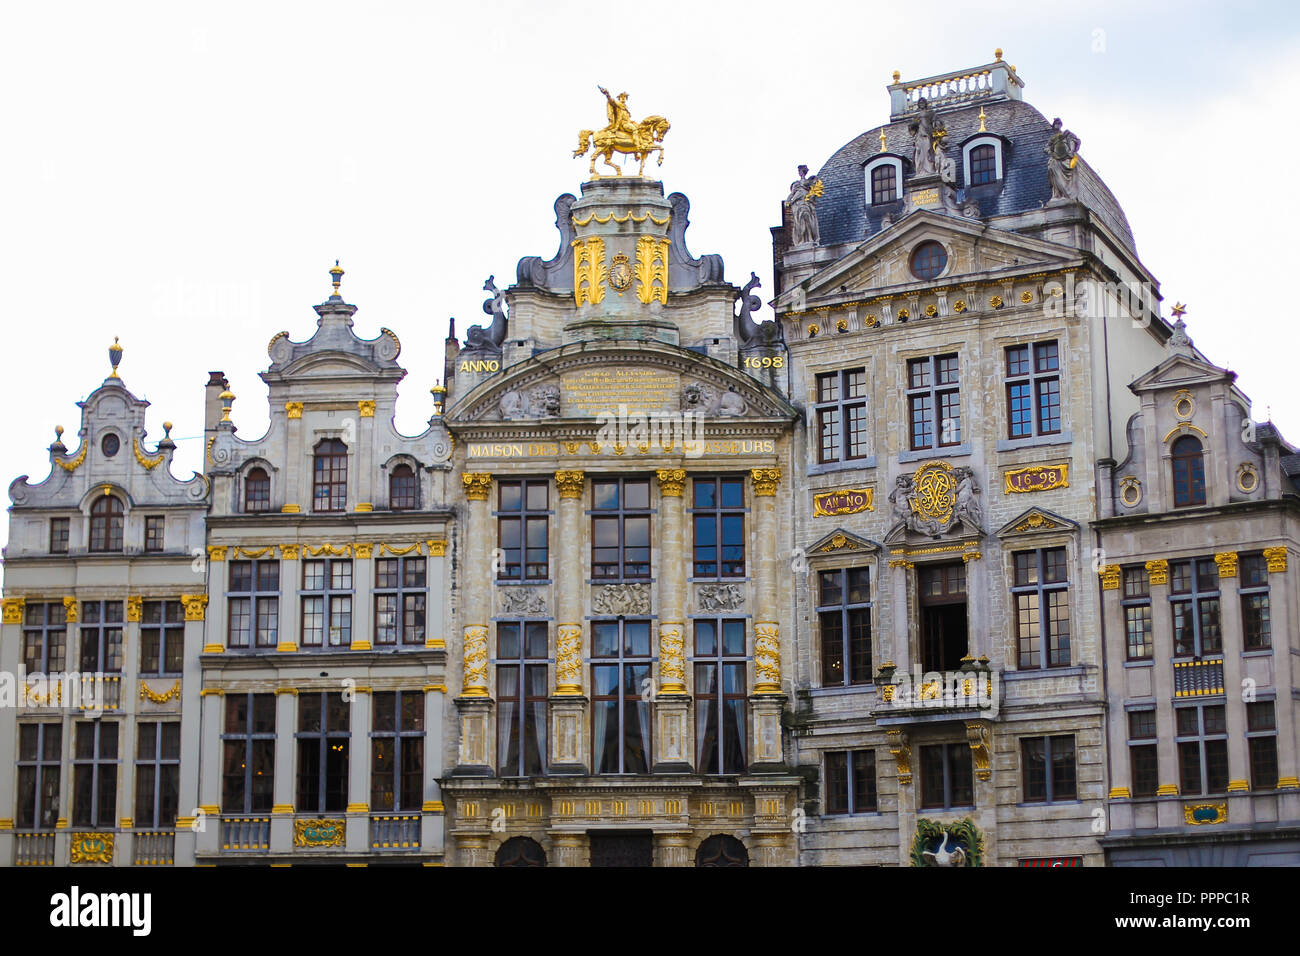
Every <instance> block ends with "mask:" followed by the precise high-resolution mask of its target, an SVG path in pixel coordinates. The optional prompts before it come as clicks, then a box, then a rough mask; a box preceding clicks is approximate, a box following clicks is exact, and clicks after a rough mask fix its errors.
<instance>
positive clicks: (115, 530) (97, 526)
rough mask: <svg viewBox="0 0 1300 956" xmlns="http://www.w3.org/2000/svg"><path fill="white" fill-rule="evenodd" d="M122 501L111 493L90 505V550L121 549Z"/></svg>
mask: <svg viewBox="0 0 1300 956" xmlns="http://www.w3.org/2000/svg"><path fill="white" fill-rule="evenodd" d="M123 517H124V513H123V508H122V502H120V501H118V500H117V499H116V498H114V497H113V496H112V495H103V496H101V497H100V498H98V499H96V500H95V503H94V504H93V505H91V506H90V550H91V551H121V550H122V520H123Z"/></svg>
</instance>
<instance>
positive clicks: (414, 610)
mask: <svg viewBox="0 0 1300 956" xmlns="http://www.w3.org/2000/svg"><path fill="white" fill-rule="evenodd" d="M426 568H427V564H426V562H425V559H424V558H423V557H420V556H416V557H409V558H380V559H378V560H377V561H375V643H376V644H388V645H393V644H397V643H399V642H400V643H401V644H404V645H415V646H418V647H423V646H424V638H425V635H424V602H425V596H426Z"/></svg>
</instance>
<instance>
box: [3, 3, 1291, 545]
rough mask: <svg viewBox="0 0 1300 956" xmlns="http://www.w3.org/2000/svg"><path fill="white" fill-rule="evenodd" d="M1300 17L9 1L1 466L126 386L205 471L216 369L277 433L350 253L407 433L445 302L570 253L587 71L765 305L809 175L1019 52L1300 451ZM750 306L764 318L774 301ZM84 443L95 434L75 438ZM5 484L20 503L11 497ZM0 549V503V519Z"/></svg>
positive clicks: (1203, 338)
mask: <svg viewBox="0 0 1300 956" xmlns="http://www.w3.org/2000/svg"><path fill="white" fill-rule="evenodd" d="M1298 21H1300V15H1298V14H1297V10H1296V8H1295V6H1294V5H1293V4H1290V3H1286V2H1277V3H1267V4H1266V3H1260V4H1249V3H1235V4H1233V5H1232V7H1231V9H1225V7H1224V6H1223V5H1211V4H1199V3H1186V2H1183V3H1148V4H1134V3H1129V2H1125V3H1091V4H1087V5H1085V4H1079V3H1070V4H1065V5H1059V6H1058V5H1056V4H1049V3H1044V2H1041V0H1035V2H1028V3H988V4H971V3H953V2H949V3H944V4H915V3H912V4H894V3H890V4H881V3H864V2H825V3H820V4H800V3H784V4H773V3H757V2H749V3H737V2H727V3H720V2H719V3H714V2H709V3H701V2H698V0H697V2H691V3H683V2H674V0H664V2H660V3H655V4H640V3H638V4H633V3H622V4H619V3H598V4H589V3H541V2H479V3H476V4H473V5H471V4H465V3H459V4H455V5H451V4H447V5H444V4H434V3H414V2H399V0H371V2H366V3H351V4H341V3H329V2H314V3H291V2H262V3H254V4H246V3H238V2H226V3H221V4H216V3H204V4H197V3H174V2H173V3H156V4H154V3H138V2H129V0H121V2H117V3H111V4H109V3H25V4H18V3H14V2H10V3H8V4H6V5H5V6H3V7H2V8H0V136H2V137H3V142H4V147H3V149H2V150H0V282H2V283H3V290H4V302H5V306H4V308H5V310H6V312H7V316H6V320H5V322H4V326H5V334H4V341H5V353H6V355H7V361H6V363H5V368H4V374H3V375H2V376H0V400H2V403H3V404H2V406H0V407H3V408H4V410H5V418H4V441H3V442H2V443H0V478H3V481H4V482H5V483H6V485H7V483H8V481H10V480H11V479H12V478H14V477H16V476H18V475H20V474H29V475H31V477H32V480H33V481H38V480H40V479H42V478H43V477H44V476H45V475H46V474H47V473H48V471H49V464H48V454H47V452H46V451H45V448H46V446H47V445H49V443H50V442H51V441H52V440H53V436H54V432H53V429H54V426H55V424H62V425H63V426H64V427H65V428H66V429H67V431H68V432H69V435H70V436H72V437H74V438H75V435H76V431H77V427H78V423H79V411H78V409H77V408H76V405H75V402H76V401H77V400H78V399H81V398H83V397H85V396H86V395H87V394H89V393H90V392H91V391H93V390H94V389H95V388H96V387H97V386H98V384H99V383H100V381H101V380H102V379H103V378H104V376H105V375H106V374H107V373H108V363H107V357H106V353H105V349H106V347H107V346H108V344H109V343H110V342H112V340H113V336H114V335H117V336H119V337H120V338H121V341H122V344H123V345H124V346H125V348H126V355H125V359H124V361H123V363H122V369H121V373H122V377H123V379H124V380H125V382H126V384H127V386H128V387H129V388H130V389H132V390H133V391H134V392H135V393H136V394H137V395H140V396H142V397H145V398H147V399H148V400H149V401H151V402H152V403H153V405H152V407H151V408H150V409H149V417H148V425H149V432H150V438H151V439H152V440H156V439H158V438H161V437H162V424H161V423H162V422H163V421H164V420H170V421H173V422H174V423H175V426H176V427H175V429H174V431H173V437H174V438H176V439H177V441H178V444H179V450H178V452H177V464H176V466H175V468H174V469H173V470H174V472H175V473H176V474H177V475H178V476H179V477H182V478H184V477H188V475H189V471H190V470H191V469H197V468H199V467H200V464H201V458H202V448H201V444H202V443H201V441H200V440H199V439H198V438H197V437H196V436H199V435H201V432H202V427H203V421H202V399H203V384H204V382H205V381H206V379H207V372H208V370H210V369H221V370H223V371H225V373H226V374H227V376H229V378H230V380H231V387H232V389H233V391H234V392H235V394H236V395H237V396H238V401H237V402H236V403H235V414H234V420H235V422H236V424H237V426H238V427H239V430H240V432H241V433H242V434H243V435H245V436H247V437H256V436H258V435H260V434H262V433H263V432H264V431H265V428H266V422H267V409H266V388H265V386H264V385H263V384H262V382H261V381H260V379H258V378H257V373H258V372H259V371H261V370H262V369H264V368H265V367H266V364H267V356H266V343H267V341H268V340H269V339H270V338H271V336H272V335H274V334H275V333H276V332H277V331H279V330H281V329H287V330H288V331H289V334H290V336H291V337H292V338H293V339H295V340H301V339H305V338H307V337H308V336H309V335H310V334H311V333H312V331H313V330H314V328H315V319H316V316H315V314H314V313H313V312H312V311H311V306H312V305H313V304H314V303H317V302H320V301H321V300H323V299H324V298H325V297H326V295H327V294H328V292H329V284H328V281H329V277H328V275H327V269H328V268H329V266H330V265H332V264H333V261H334V259H335V257H338V258H339V259H341V260H342V264H343V266H344V268H345V269H346V270H347V275H346V277H345V279H344V286H343V291H344V295H345V297H346V298H347V300H348V301H349V302H353V303H355V304H356V305H358V306H359V307H360V311H359V312H358V313H357V315H356V328H357V331H358V333H359V334H361V335H363V336H367V337H370V336H374V335H376V334H377V333H378V329H379V327H380V326H381V325H382V326H387V327H389V328H391V329H393V330H394V331H395V332H397V334H398V335H399V336H400V338H401V341H402V355H401V358H400V361H401V362H402V364H403V365H404V366H405V367H406V368H407V369H408V371H409V374H408V376H407V378H406V380H405V381H404V382H403V384H402V386H401V387H400V391H401V395H402V401H401V402H400V403H399V406H398V424H399V426H400V427H402V428H403V430H405V431H407V432H417V431H420V430H422V429H423V427H424V422H425V421H426V420H427V418H428V417H429V414H430V411H431V406H430V398H429V393H428V389H429V386H430V385H432V384H433V382H434V379H435V377H437V376H439V375H440V374H441V370H442V349H443V339H444V338H445V336H446V329H447V318H448V317H449V316H455V317H456V319H457V329H458V331H459V332H460V333H461V334H462V336H463V332H464V329H465V328H466V327H467V326H469V325H471V324H476V323H478V322H479V321H481V320H484V319H485V316H484V315H483V313H482V311H481V308H480V306H481V303H482V301H483V299H484V297H485V293H483V291H482V285H483V280H484V279H485V278H486V277H487V276H488V275H489V274H494V275H495V276H496V277H497V280H498V284H500V285H501V286H502V287H504V286H505V285H507V284H508V283H510V282H513V280H514V269H515V263H516V261H517V260H518V259H519V258H520V257H521V256H524V255H534V254H535V255H543V256H550V255H551V254H552V253H553V252H554V250H555V247H556V240H557V235H556V233H555V231H554V228H553V226H552V221H553V218H554V216H553V212H552V208H551V206H552V203H553V201H554V199H555V197H556V196H557V195H559V194H560V193H563V192H574V193H577V192H578V185H579V183H580V182H581V181H582V180H583V179H584V178H585V176H584V173H585V169H586V161H585V160H581V159H573V158H571V152H572V150H573V148H574V146H575V145H576V138H577V131H578V130H579V129H581V128H584V127H585V128H599V127H600V126H602V125H603V124H604V122H605V109H604V101H603V98H602V97H601V96H600V94H599V93H598V92H597V90H596V85H597V84H602V85H604V86H606V87H608V88H609V89H610V90H611V91H613V92H618V91H620V90H627V91H628V92H629V94H630V96H629V105H630V107H631V109H632V113H633V116H634V117H636V118H640V117H642V116H644V115H646V114H649V113H660V114H663V115H665V116H667V117H668V118H669V119H670V120H671V122H672V130H671V131H670V132H669V134H668V137H667V139H666V141H665V145H666V147H667V158H666V160H665V162H664V165H663V166H662V168H661V169H660V172H661V173H662V178H663V180H664V187H665V191H666V192H672V191H675V190H680V191H682V192H685V193H686V194H687V195H688V196H689V197H690V198H691V202H692V208H691V220H692V223H693V226H692V228H691V231H690V232H689V233H688V239H689V242H690V248H691V251H692V252H693V253H694V254H696V255H699V254H701V253H704V252H718V253H721V254H722V256H723V257H724V259H725V261H726V264H727V277H728V278H729V279H731V280H732V281H733V282H735V283H736V284H737V285H740V284H743V282H744V281H745V279H746V278H748V275H749V272H750V271H751V270H754V271H756V272H758V274H759V275H760V276H761V277H762V279H763V289H762V290H761V291H763V292H764V293H765V299H766V298H769V297H770V295H771V292H772V284H771V244H770V234H769V232H768V230H769V228H770V227H771V226H772V225H773V224H774V223H776V222H777V221H778V220H779V215H780V203H781V200H782V199H783V198H784V197H785V195H786V193H787V191H788V187H789V183H790V181H791V180H792V179H794V178H795V167H796V166H798V165H799V164H800V163H806V164H807V165H808V166H810V167H811V168H812V169H813V170H816V169H818V168H820V166H821V165H822V163H824V162H825V161H826V159H827V158H829V156H830V155H831V153H833V152H834V151H835V150H836V149H837V148H838V147H839V146H841V145H842V144H843V143H845V142H847V141H848V140H850V139H852V138H853V137H855V136H857V135H858V134H859V133H861V132H862V131H864V130H867V129H870V128H871V127H873V126H876V125H879V124H880V123H883V122H885V121H886V120H887V119H888V114H889V101H888V96H887V94H886V92H885V86H886V84H887V83H888V82H889V78H890V74H891V73H892V71H893V70H895V69H897V70H900V71H901V72H902V74H903V77H904V78H905V79H907V78H917V77H922V76H929V75H932V74H935V73H940V72H946V71H948V70H955V69H959V68H962V67H968V66H975V65H979V64H982V63H985V62H988V61H989V60H991V59H992V56H993V50H994V48H995V47H998V46H1001V47H1002V48H1003V49H1004V50H1005V53H1006V59H1007V60H1009V61H1010V62H1011V63H1014V64H1015V65H1016V66H1017V68H1018V70H1019V72H1020V75H1021V76H1022V78H1024V80H1025V81H1026V83H1027V87H1026V89H1025V99H1026V100H1028V101H1029V102H1030V103H1032V104H1034V105H1035V106H1036V107H1037V108H1038V109H1039V110H1040V111H1041V112H1043V113H1044V114H1045V115H1046V116H1048V117H1049V118H1050V117H1052V116H1057V115H1059V116H1061V117H1062V118H1063V119H1064V120H1065V123H1066V125H1067V126H1068V127H1069V128H1070V129H1072V130H1073V131H1074V132H1075V133H1076V134H1078V135H1079V136H1080V137H1081V139H1082V142H1083V145H1082V150H1081V152H1082V154H1083V155H1084V157H1085V158H1086V159H1087V160H1088V162H1089V163H1090V164H1091V165H1092V166H1093V167H1094V168H1095V169H1096V170H1097V171H1098V172H1099V173H1100V175H1101V176H1102V177H1103V178H1104V179H1105V180H1106V182H1107V184H1108V185H1109V186H1110V187H1111V189H1112V190H1113V191H1114V192H1115V194H1116V196H1117V197H1118V198H1119V201H1120V203H1121V204H1122V205H1123V207H1124V209H1125V211H1126V212H1127V214H1128V218H1129V221H1130V223H1131V225H1132V227H1133V231H1134V234H1135V235H1136V238H1137V247H1138V252H1139V254H1140V255H1141V257H1142V259H1143V260H1144V262H1145V263H1146V265H1147V266H1148V267H1149V268H1150V269H1151V270H1152V271H1153V272H1154V273H1155V275H1156V276H1157V277H1158V278H1159V280H1160V281H1161V283H1162V287H1163V292H1164V294H1165V297H1166V301H1165V314H1166V315H1168V309H1169V306H1170V305H1172V303H1173V302H1174V301H1176V300H1185V301H1186V302H1187V303H1188V314H1187V321H1188V331H1189V333H1190V334H1191V336H1192V338H1193V340H1194V341H1195V343H1196V345H1197V346H1198V347H1199V348H1201V349H1202V350H1203V351H1205V352H1206V353H1207V354H1208V355H1209V356H1210V358H1211V359H1213V360H1215V361H1217V362H1218V363H1220V364H1226V365H1228V366H1229V367H1231V368H1232V369H1233V370H1235V371H1237V372H1239V373H1240V375H1241V377H1240V379H1239V384H1240V385H1241V386H1242V388H1243V389H1244V390H1245V391H1246V393H1247V394H1248V395H1250V396H1251V398H1252V399H1253V400H1254V403H1255V404H1254V413H1255V417H1256V418H1258V419H1261V420H1262V419H1264V418H1265V417H1267V409H1268V408H1269V407H1270V406H1271V410H1272V416H1273V419H1274V421H1276V422H1277V424H1278V425H1279V427H1280V428H1281V429H1282V431H1283V433H1284V434H1285V435H1287V436H1288V437H1289V438H1290V439H1291V441H1292V442H1300V398H1298V397H1297V390H1296V387H1295V381H1296V374H1297V372H1296V370H1297V364H1296V345H1297V341H1298V339H1300V336H1297V335H1296V332H1295V328H1294V322H1295V319H1294V315H1293V314H1294V312H1295V307H1294V304H1293V303H1291V302H1289V301H1283V302H1277V301H1275V300H1274V298H1273V296H1274V295H1276V294H1278V293H1279V292H1281V291H1282V290H1284V289H1285V288H1286V287H1287V283H1286V282H1284V281H1282V280H1284V279H1285V276H1287V275H1294V274H1295V270H1296V265H1295V253H1294V250H1293V243H1292V235H1293V232H1292V229H1293V223H1294V222H1295V220H1296V211H1297V210H1296V205H1297V202H1296V199H1295V195H1296V189H1295V184H1294V180H1295V174H1294V169H1295V157H1296V156H1297V155H1298V154H1300V150H1298V149H1297V141H1298V140H1300V132H1298V131H1297V123H1296V121H1295V109H1294V96H1295V92H1294V91H1295V90H1297V89H1300V31H1298V30H1297V23H1298ZM761 317H762V318H764V319H766V318H770V317H771V312H770V310H768V309H767V308H766V307H765V308H764V310H763V313H762V315H761ZM69 444H70V446H71V447H75V440H74V441H73V442H70V443H69ZM6 504H7V501H6ZM6 537H7V521H6V522H3V523H0V538H6Z"/></svg>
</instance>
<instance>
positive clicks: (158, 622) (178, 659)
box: [140, 601, 185, 676]
mask: <svg viewBox="0 0 1300 956" xmlns="http://www.w3.org/2000/svg"><path fill="white" fill-rule="evenodd" d="M184 656H185V606H184V605H183V604H181V602H180V601H145V602H144V604H143V606H142V607H141V613H140V673H141V675H151V676H162V675H172V674H180V673H181V671H182V669H183V667H184Z"/></svg>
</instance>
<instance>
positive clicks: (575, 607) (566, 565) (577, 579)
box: [550, 471, 587, 774]
mask: <svg viewBox="0 0 1300 956" xmlns="http://www.w3.org/2000/svg"><path fill="white" fill-rule="evenodd" d="M585 483H586V479H585V476H584V475H583V473H582V472H580V471H557V472H556V473H555V487H556V489H557V490H558V491H559V493H560V501H559V507H558V509H557V510H558V512H559V513H558V516H557V520H556V525H557V527H556V534H555V537H554V539H553V541H552V551H553V552H554V553H555V555H556V560H555V568H556V572H555V619H556V627H555V693H554V694H553V695H552V697H551V757H550V770H551V772H552V773H554V772H560V773H566V772H567V773H584V774H585V773H586V772H587V766H586V760H585V756H586V753H587V747H586V733H585V729H586V720H585V719H584V717H585V714H586V710H587V698H586V697H585V696H584V695H583V693H582V621H583V617H584V614H583V606H582V595H583V590H584V588H583V560H582V558H583V552H584V548H583V541H584V538H583V534H582V499H583V489H584V486H585Z"/></svg>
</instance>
